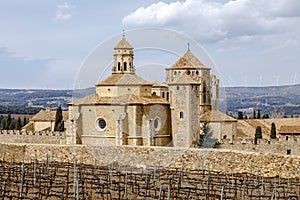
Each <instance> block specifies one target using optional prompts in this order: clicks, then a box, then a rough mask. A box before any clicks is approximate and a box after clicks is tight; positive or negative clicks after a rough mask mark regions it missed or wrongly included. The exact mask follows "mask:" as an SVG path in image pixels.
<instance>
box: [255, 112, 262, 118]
mask: <svg viewBox="0 0 300 200" xmlns="http://www.w3.org/2000/svg"><path fill="white" fill-rule="evenodd" d="M260 118H261V117H260V110H258V111H257V116H256V119H260Z"/></svg>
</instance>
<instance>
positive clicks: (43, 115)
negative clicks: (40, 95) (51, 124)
mask: <svg viewBox="0 0 300 200" xmlns="http://www.w3.org/2000/svg"><path fill="white" fill-rule="evenodd" d="M62 114H63V120H64V121H66V120H67V119H68V118H69V114H68V112H67V111H63V112H62ZM55 115H56V111H52V110H41V111H40V112H38V113H37V114H36V115H34V116H33V117H32V118H31V119H30V121H55Z"/></svg>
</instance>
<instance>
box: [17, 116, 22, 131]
mask: <svg viewBox="0 0 300 200" xmlns="http://www.w3.org/2000/svg"><path fill="white" fill-rule="evenodd" d="M16 129H17V130H21V129H22V121H21V118H20V117H18V120H17V123H16Z"/></svg>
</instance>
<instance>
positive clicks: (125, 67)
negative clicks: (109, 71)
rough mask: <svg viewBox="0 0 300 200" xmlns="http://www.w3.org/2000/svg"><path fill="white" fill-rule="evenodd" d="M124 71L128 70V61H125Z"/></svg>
mask: <svg viewBox="0 0 300 200" xmlns="http://www.w3.org/2000/svg"><path fill="white" fill-rule="evenodd" d="M124 71H127V62H124Z"/></svg>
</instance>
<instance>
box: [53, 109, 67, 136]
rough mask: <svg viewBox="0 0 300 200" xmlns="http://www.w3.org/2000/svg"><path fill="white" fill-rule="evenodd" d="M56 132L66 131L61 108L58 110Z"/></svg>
mask: <svg viewBox="0 0 300 200" xmlns="http://www.w3.org/2000/svg"><path fill="white" fill-rule="evenodd" d="M54 131H59V132H63V131H65V125H64V121H63V115H62V109H61V107H60V106H59V107H58V108H57V109H56V114H55V124H54Z"/></svg>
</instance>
